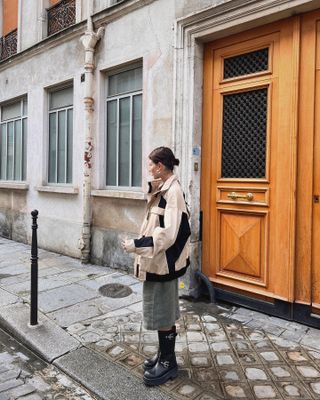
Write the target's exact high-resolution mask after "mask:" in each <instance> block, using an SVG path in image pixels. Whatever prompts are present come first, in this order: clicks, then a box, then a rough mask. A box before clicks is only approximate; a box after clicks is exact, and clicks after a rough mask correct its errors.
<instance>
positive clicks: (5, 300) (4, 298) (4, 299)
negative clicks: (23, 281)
mask: <svg viewBox="0 0 320 400" xmlns="http://www.w3.org/2000/svg"><path fill="white" fill-rule="evenodd" d="M19 302H21V299H20V298H19V297H18V296H15V295H14V294H12V293H10V292H8V291H7V290H3V289H0V307H2V306H7V305H9V304H14V303H19Z"/></svg>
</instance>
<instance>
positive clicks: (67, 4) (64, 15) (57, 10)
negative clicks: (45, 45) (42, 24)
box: [47, 0, 76, 36]
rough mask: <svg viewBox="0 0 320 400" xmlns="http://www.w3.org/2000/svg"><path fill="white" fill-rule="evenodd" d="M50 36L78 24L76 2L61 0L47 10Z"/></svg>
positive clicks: (73, 0)
mask: <svg viewBox="0 0 320 400" xmlns="http://www.w3.org/2000/svg"><path fill="white" fill-rule="evenodd" d="M47 13H48V14H47V17H48V36H50V35H53V34H54V33H57V32H60V31H62V30H63V29H65V28H68V27H69V26H71V25H74V24H75V23H76V1H75V0H61V1H60V2H59V3H57V4H55V5H54V6H52V7H50V8H48V9H47Z"/></svg>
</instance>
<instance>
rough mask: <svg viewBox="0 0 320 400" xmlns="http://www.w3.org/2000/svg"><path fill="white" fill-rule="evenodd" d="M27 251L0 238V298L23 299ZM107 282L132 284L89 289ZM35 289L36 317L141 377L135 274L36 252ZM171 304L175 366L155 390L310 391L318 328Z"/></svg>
mask: <svg viewBox="0 0 320 400" xmlns="http://www.w3.org/2000/svg"><path fill="white" fill-rule="evenodd" d="M1 244H2V245H1ZM29 251H30V248H29V246H26V245H23V244H17V243H14V242H11V241H6V240H5V239H0V305H1V304H10V302H11V303H14V302H18V301H24V302H28V301H29V290H28V287H29V282H28V279H29V275H28V269H29V264H28V263H29ZM13 258H14V260H13ZM115 282H116V283H122V284H124V285H126V286H128V287H129V288H130V289H131V291H132V293H131V294H130V295H128V296H127V297H124V298H109V297H104V296H102V295H101V291H99V289H101V287H102V286H103V285H106V284H108V283H115ZM39 290H40V294H39V307H40V309H41V310H42V311H43V312H44V313H45V314H46V316H48V317H49V318H51V319H52V320H53V321H55V322H56V323H57V324H58V325H60V327H62V328H64V329H65V330H66V331H67V332H68V333H69V334H70V335H72V336H73V337H74V338H76V339H77V340H78V341H79V342H80V343H82V344H83V345H84V346H86V347H89V348H91V349H93V350H94V351H97V352H99V354H101V355H103V356H104V357H105V358H106V359H108V360H109V361H112V362H114V363H116V364H118V365H121V366H123V367H124V368H126V369H127V370H129V371H130V372H132V374H134V375H137V376H142V367H141V364H142V362H143V360H144V358H145V357H146V356H149V355H150V354H153V353H154V352H155V351H156V350H157V335H156V333H155V332H150V331H145V330H144V329H143V327H142V322H141V320H142V315H141V290H142V286H141V283H139V282H138V281H137V280H136V279H134V278H133V277H131V276H128V275H126V274H124V273H121V272H119V271H118V272H115V271H114V270H112V269H110V268H106V267H98V266H85V267H84V266H82V265H81V264H80V263H79V261H78V260H74V259H72V258H69V257H65V256H59V255H57V254H54V253H50V252H45V251H41V252H40V278H39ZM1 291H3V292H5V293H2V292H1ZM10 296H12V297H10ZM181 310H182V317H181V319H180V321H179V324H178V326H177V328H178V337H177V346H176V352H177V358H178V363H179V365H180V373H179V376H178V378H177V379H175V380H174V381H170V382H168V383H167V384H166V385H163V386H162V387H161V388H160V390H162V391H165V392H166V393H168V394H170V396H171V397H173V398H175V399H184V400H185V399H197V400H210V399H242V398H243V399H265V400H266V399H275V400H278V399H287V400H288V399H305V400H306V399H320V331H319V330H317V329H313V328H309V327H307V326H304V325H301V324H297V323H294V322H288V321H285V320H282V319H279V318H274V317H268V316H267V315H264V314H261V313H258V312H254V311H250V310H246V309H244V308H238V307H232V306H225V305H214V304H207V303H203V302H202V303H200V302H198V303H197V302H196V303H193V302H188V301H186V300H181Z"/></svg>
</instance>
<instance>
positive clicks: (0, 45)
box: [0, 29, 17, 61]
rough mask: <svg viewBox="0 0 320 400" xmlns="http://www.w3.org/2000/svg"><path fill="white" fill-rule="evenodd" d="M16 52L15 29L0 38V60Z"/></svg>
mask: <svg viewBox="0 0 320 400" xmlns="http://www.w3.org/2000/svg"><path fill="white" fill-rule="evenodd" d="M16 53H17V29H14V30H13V31H11V32H10V33H8V34H7V35H6V36H3V37H2V38H0V61H2V60H5V59H7V58H9V57H11V56H12V55H14V54H16Z"/></svg>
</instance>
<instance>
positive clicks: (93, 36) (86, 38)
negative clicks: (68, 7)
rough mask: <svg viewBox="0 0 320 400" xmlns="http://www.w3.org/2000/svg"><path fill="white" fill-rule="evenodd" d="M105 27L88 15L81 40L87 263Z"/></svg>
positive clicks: (83, 240)
mask: <svg viewBox="0 0 320 400" xmlns="http://www.w3.org/2000/svg"><path fill="white" fill-rule="evenodd" d="M103 33H104V28H99V29H98V31H97V33H95V32H94V31H93V24H92V18H91V16H89V17H88V22H87V30H86V32H85V34H84V35H83V36H82V37H81V39H80V40H81V42H82V44H83V46H84V49H85V63H84V71H85V96H84V99H83V102H84V109H85V118H86V122H85V143H84V155H83V161H84V164H83V167H84V169H83V185H82V193H83V206H82V232H81V238H80V239H79V248H80V250H81V262H82V263H84V264H86V263H88V262H89V259H90V239H91V203H90V199H91V170H92V155H93V117H94V114H93V112H94V110H93V103H94V100H93V73H94V69H95V65H94V60H93V58H94V51H95V46H96V44H97V42H98V40H99V39H100V38H101V37H102V36H103Z"/></svg>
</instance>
